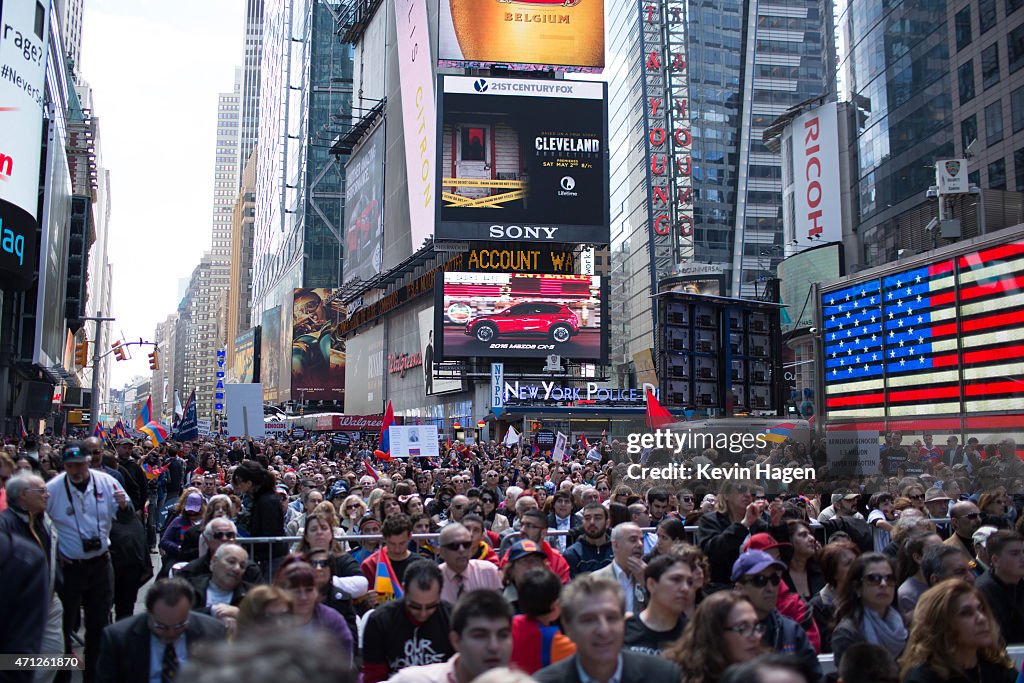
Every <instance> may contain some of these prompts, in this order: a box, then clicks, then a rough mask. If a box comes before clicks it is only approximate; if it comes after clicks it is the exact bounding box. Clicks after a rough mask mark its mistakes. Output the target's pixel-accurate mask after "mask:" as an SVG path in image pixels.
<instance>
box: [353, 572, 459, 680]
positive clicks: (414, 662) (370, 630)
mask: <svg viewBox="0 0 1024 683" xmlns="http://www.w3.org/2000/svg"><path fill="white" fill-rule="evenodd" d="M443 583H444V577H443V576H442V574H441V570H440V569H438V568H437V566H436V565H435V564H434V563H433V562H416V563H414V564H412V565H410V566H409V569H408V571H406V574H405V580H404V586H405V594H404V595H403V596H402V597H400V598H398V599H397V600H390V601H388V602H386V603H384V604H383V605H382V606H380V607H378V608H376V609H375V610H373V613H372V614H370V617H369V619H368V620H367V622H366V628H365V629H364V632H363V668H362V672H363V683H379V681H385V680H387V679H388V678H389V677H391V676H394V675H395V674H396V673H398V672H399V671H400V670H401V669H404V668H406V667H410V666H424V665H427V664H439V663H440V662H444V661H446V660H447V659H448V658H450V657H451V656H452V655H453V654H455V649H454V647H453V646H452V642H451V640H450V638H449V631H450V630H451V616H452V614H451V609H452V608H451V605H450V604H449V603H447V602H444V601H443V600H441V587H442V584H443Z"/></svg>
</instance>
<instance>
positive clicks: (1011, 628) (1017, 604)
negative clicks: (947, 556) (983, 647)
mask: <svg viewBox="0 0 1024 683" xmlns="http://www.w3.org/2000/svg"><path fill="white" fill-rule="evenodd" d="M976 586H977V588H978V590H979V591H981V594H982V595H984V596H985V599H986V600H988V604H989V607H991V608H992V614H993V615H995V618H996V621H998V622H999V630H1000V632H1001V633H1002V634H1003V642H1005V643H1006V644H1007V645H1016V644H1019V643H1024V581H1018V582H1017V585H1016V586H1010V585H1007V584H1005V583H1003V582H1002V581H1001V580H1000V579H999V577H998V576H996V575H995V574H994V573H993V572H992V570H991V569H989V570H988V571H987V572H985V573H984V574H982V575H981V576H980V577H979V578H978V582H977V584H976Z"/></svg>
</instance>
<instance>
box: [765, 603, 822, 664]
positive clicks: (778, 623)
mask: <svg viewBox="0 0 1024 683" xmlns="http://www.w3.org/2000/svg"><path fill="white" fill-rule="evenodd" d="M761 623H762V624H764V626H765V631H764V637H762V638H761V642H763V643H764V644H765V645H767V646H768V647H770V648H771V649H772V651H773V652H777V653H779V654H784V655H795V656H797V657H799V658H800V659H801V660H803V661H804V663H805V664H807V665H808V666H810V667H811V669H812V670H813V671H815V672H817V675H818V678H817V679H816V680H821V664H820V663H819V662H818V653H817V652H815V651H814V646H813V645H811V641H809V640H808V639H807V632H806V631H804V629H803V627H802V626H800V624H798V623H796V622H795V621H793V620H792V619H789V618H787V617H784V616H782V615H781V614H779V612H778V610H773V611H772V613H771V614H769V615H768V618H767V619H765V620H764V621H762V622H761Z"/></svg>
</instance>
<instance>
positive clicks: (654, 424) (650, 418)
mask: <svg viewBox="0 0 1024 683" xmlns="http://www.w3.org/2000/svg"><path fill="white" fill-rule="evenodd" d="M678 421H679V420H677V419H676V418H675V417H673V416H672V413H670V412H669V411H668V408H666V407H665V406H663V405H661V403H659V402H658V399H656V398H655V397H654V392H652V391H651V390H650V389H648V390H647V428H648V429H661V428H662V427H666V426H668V425H670V424H673V423H675V422H678Z"/></svg>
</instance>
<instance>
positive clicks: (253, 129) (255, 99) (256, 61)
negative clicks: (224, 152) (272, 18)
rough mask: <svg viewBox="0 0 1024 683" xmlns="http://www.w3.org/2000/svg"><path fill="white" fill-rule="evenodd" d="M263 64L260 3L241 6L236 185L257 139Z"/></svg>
mask: <svg viewBox="0 0 1024 683" xmlns="http://www.w3.org/2000/svg"><path fill="white" fill-rule="evenodd" d="M262 62H263V0H246V3H245V56H244V58H243V62H242V64H243V66H242V93H241V95H242V101H241V111H240V114H241V118H240V120H239V134H238V182H239V184H241V180H242V172H243V170H244V169H245V164H246V162H247V161H248V160H249V155H250V154H252V150H253V148H254V147H255V146H256V141H257V140H258V139H259V125H260V65H261V64H262Z"/></svg>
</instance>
